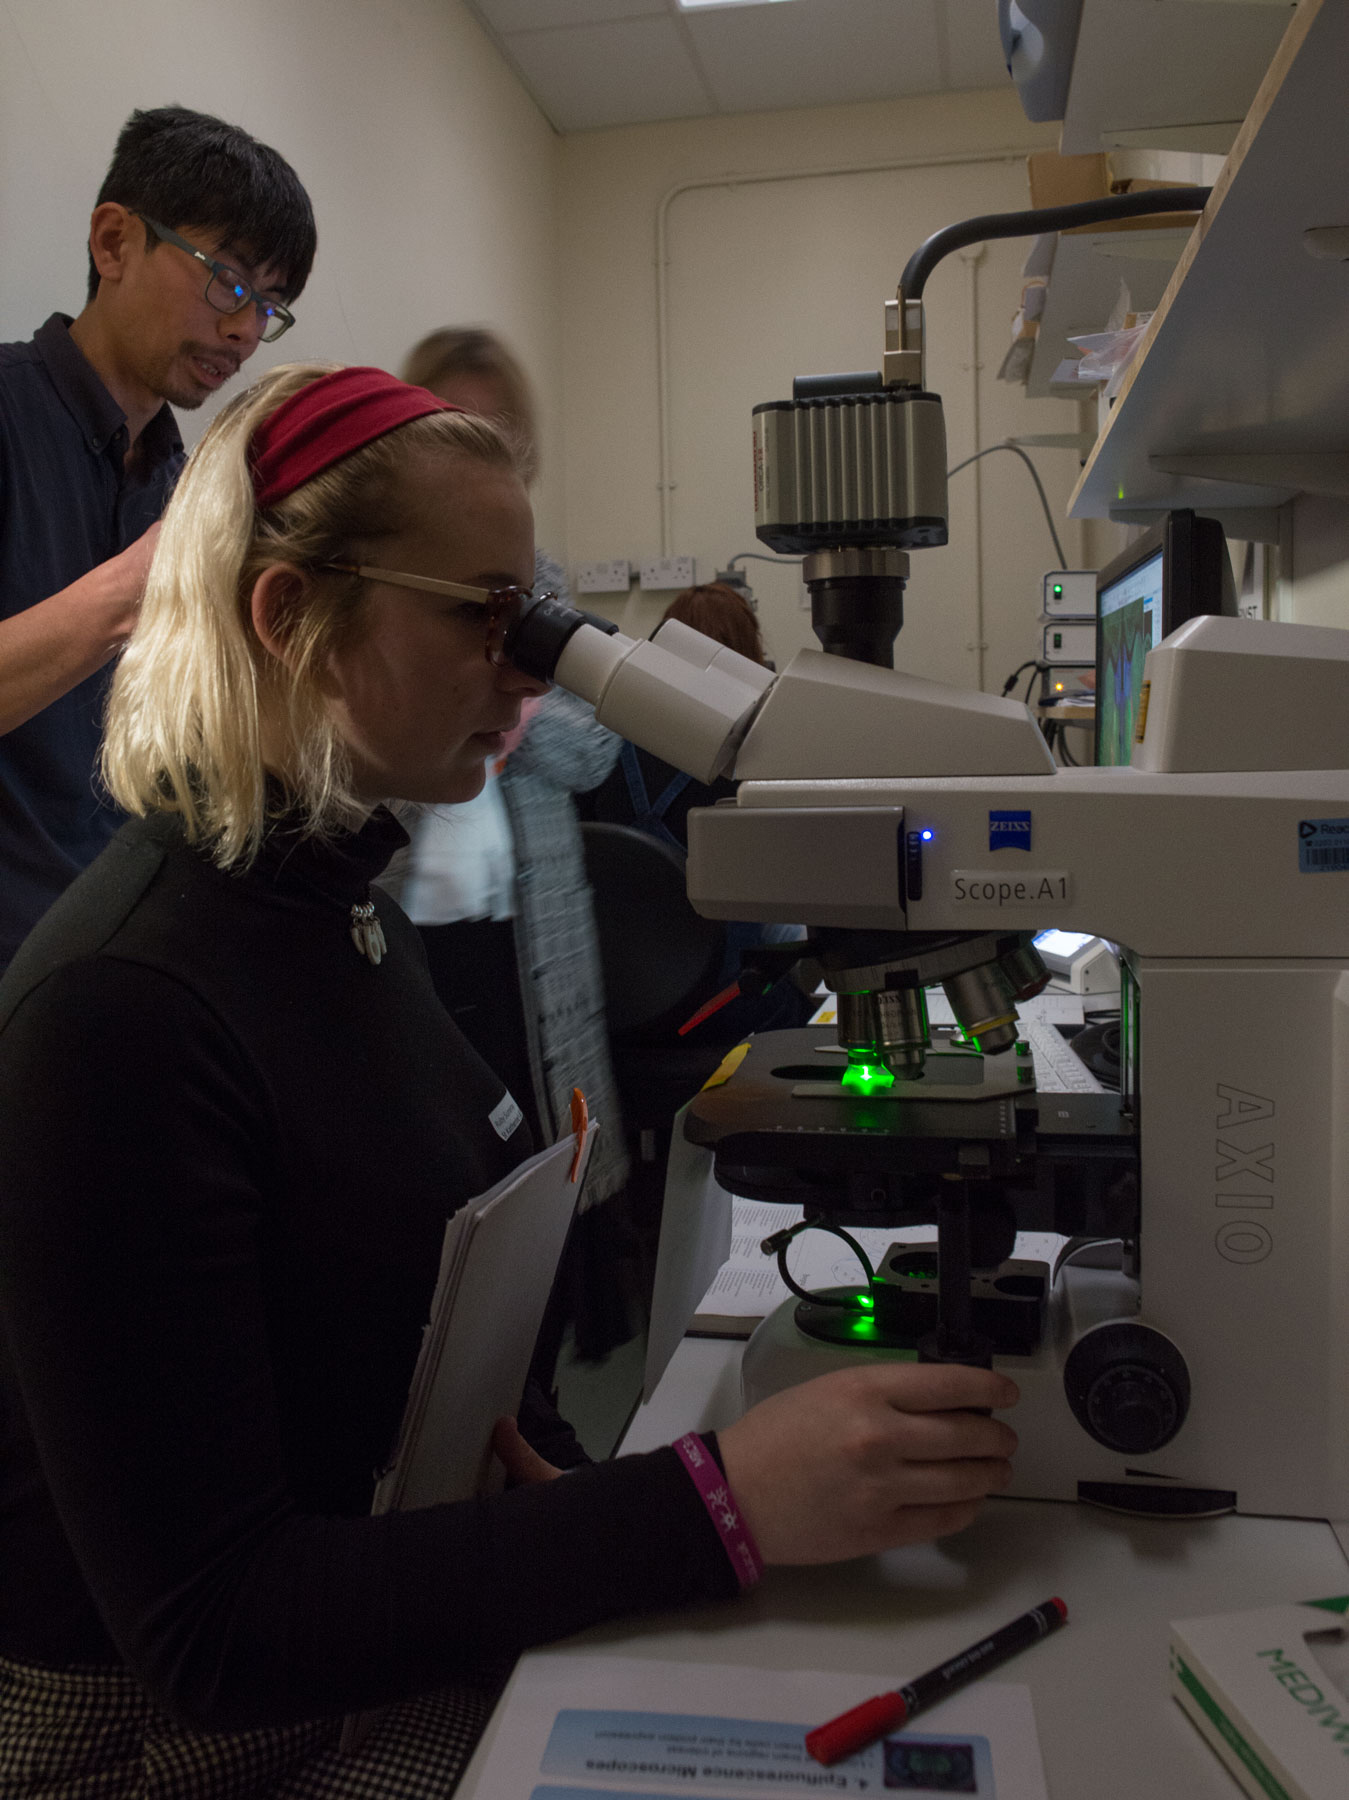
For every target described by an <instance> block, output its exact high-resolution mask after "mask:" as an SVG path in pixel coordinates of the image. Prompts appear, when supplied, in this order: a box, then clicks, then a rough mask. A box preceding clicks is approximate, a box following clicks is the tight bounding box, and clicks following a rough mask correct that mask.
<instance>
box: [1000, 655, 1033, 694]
mask: <svg viewBox="0 0 1349 1800" xmlns="http://www.w3.org/2000/svg"><path fill="white" fill-rule="evenodd" d="M1039 666H1040V665H1039V663H1038V662H1036V660H1035V658H1034V657H1033V656H1032V657H1028V658H1027V660H1026V661H1025V662H1023V663H1021V664H1019V665H1018V667H1016V668H1015V669H1013V670H1012V672H1011V674H1010V675H1009V676H1008V677H1007V679H1006V681H1004V682H1003V684H1002V691H1003V693H1004V694H1010V693H1011V691H1012V689H1013V688H1014V687H1015V686H1016V684H1017V681H1018V680H1019V679H1020V676H1021V671H1022V670H1023V669H1038V668H1039Z"/></svg>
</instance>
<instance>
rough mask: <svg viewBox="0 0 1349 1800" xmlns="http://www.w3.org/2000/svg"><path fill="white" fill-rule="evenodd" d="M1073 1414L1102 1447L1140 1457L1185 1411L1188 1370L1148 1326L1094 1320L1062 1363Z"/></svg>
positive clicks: (1172, 1430)
mask: <svg viewBox="0 0 1349 1800" xmlns="http://www.w3.org/2000/svg"><path fill="white" fill-rule="evenodd" d="M1063 1386H1064V1391H1065V1393H1066V1394H1067V1396H1068V1404H1069V1406H1071V1407H1072V1409H1073V1416H1074V1418H1075V1419H1076V1420H1077V1422H1078V1424H1079V1425H1081V1427H1082V1428H1083V1430H1084V1431H1086V1432H1088V1433H1089V1434H1090V1436H1092V1437H1094V1438H1095V1439H1096V1442H1097V1443H1098V1444H1104V1445H1105V1446H1106V1447H1107V1449H1110V1450H1120V1451H1123V1452H1125V1453H1127V1454H1128V1455H1131V1456H1143V1455H1146V1454H1147V1452H1148V1451H1150V1450H1160V1449H1161V1448H1162V1446H1163V1444H1169V1443H1170V1442H1171V1440H1172V1438H1173V1437H1174V1436H1175V1435H1176V1433H1177V1432H1178V1431H1179V1430H1180V1428H1181V1426H1182V1425H1183V1424H1184V1423H1185V1415H1186V1413H1187V1412H1188V1411H1189V1410H1190V1372H1189V1370H1188V1369H1187V1368H1186V1366H1185V1358H1184V1357H1183V1356H1182V1355H1181V1353H1180V1351H1179V1350H1177V1348H1176V1346H1175V1345H1174V1344H1173V1343H1172V1342H1171V1339H1170V1338H1169V1337H1164V1336H1163V1335H1162V1333H1161V1332H1160V1331H1154V1330H1153V1328H1152V1327H1151V1326H1150V1325H1135V1324H1131V1323H1119V1324H1114V1325H1098V1326H1097V1328H1096V1330H1095V1331H1089V1332H1088V1333H1087V1335H1086V1336H1085V1337H1083V1338H1079V1339H1078V1341H1077V1343H1075V1344H1074V1345H1073V1348H1072V1350H1071V1351H1070V1352H1069V1354H1068V1360H1067V1362H1066V1363H1065V1364H1064V1365H1063Z"/></svg>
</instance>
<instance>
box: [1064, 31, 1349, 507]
mask: <svg viewBox="0 0 1349 1800" xmlns="http://www.w3.org/2000/svg"><path fill="white" fill-rule="evenodd" d="M1161 10H1165V5H1163V6H1162V8H1161ZM1201 10H1202V8H1201ZM1347 71H1349V4H1346V3H1345V0H1302V4H1301V6H1300V7H1299V9H1298V11H1297V13H1296V14H1295V15H1294V17H1293V21H1292V23H1291V24H1290V25H1289V27H1288V31H1287V34H1286V36H1285V38H1284V40H1283V43H1282V44H1281V46H1280V48H1279V51H1278V53H1277V55H1276V56H1275V58H1274V61H1273V63H1272V65H1271V67H1270V69H1269V72H1268V75H1267V76H1266V79H1265V81H1264V83H1263V84H1262V86H1261V89H1260V92H1259V93H1258V95H1257V96H1256V99H1255V102H1254V104H1253V105H1252V108H1251V111H1250V114H1249V116H1248V118H1247V120H1246V122H1245V124H1244V125H1243V126H1242V129H1241V132H1240V134H1239V135H1238V138H1237V141H1236V143H1235V144H1234V145H1233V148H1232V152H1231V155H1230V156H1229V157H1228V159H1227V162H1226V164H1225V165H1224V168H1223V172H1222V174H1221V176H1220V177H1219V179H1218V182H1217V184H1216V185H1215V187H1214V190H1213V196H1212V198H1211V199H1210V201H1209V204H1208V207H1207V209H1206V210H1205V213H1204V217H1203V218H1202V219H1201V220H1200V223H1199V225H1198V226H1197V227H1196V228H1195V231H1194V233H1193V235H1192V236H1191V238H1190V241H1189V243H1188V244H1187V246H1186V249H1185V252H1184V254H1183V256H1182V258H1181V261H1180V263H1179V265H1178V266H1177V268H1176V271H1175V274H1174V275H1173V276H1172V278H1171V281H1170V283H1169V285H1168V287H1167V291H1166V293H1165V295H1164V296H1163V299H1162V303H1161V305H1160V306H1159V307H1158V309H1157V311H1156V314H1155V315H1154V317H1153V321H1152V324H1151V326H1150V327H1149V330H1148V335H1147V337H1146V338H1145V339H1144V343H1143V347H1142V350H1141V351H1140V352H1139V356H1138V359H1137V360H1136V362H1135V363H1134V365H1133V367H1132V368H1131V369H1130V371H1129V374H1128V376H1127V377H1126V379H1125V382H1124V385H1123V386H1122V388H1121V390H1120V396H1119V398H1118V400H1117V401H1116V403H1115V408H1114V411H1113V413H1112V414H1111V417H1110V420H1109V423H1108V424H1107V426H1106V429H1105V430H1104V432H1103V433H1102V435H1101V437H1100V438H1099V439H1098V440H1097V444H1096V448H1095V450H1094V451H1093V452H1092V454H1091V457H1090V459H1089V460H1088V462H1087V466H1086V468H1085V469H1084V470H1083V473H1082V477H1081V480H1080V481H1079V482H1078V485H1077V489H1076V491H1075V493H1074V495H1073V498H1072V501H1071V503H1070V506H1069V512H1070V515H1071V516H1072V517H1073V518H1103V517H1108V516H1111V517H1133V516H1137V515H1138V514H1140V513H1147V512H1149V511H1160V510H1163V509H1165V508H1170V507H1177V506H1193V507H1196V508H1199V509H1200V510H1209V511H1216V512H1221V511H1226V510H1230V509H1232V508H1245V507H1251V508H1257V507H1271V506H1277V505H1281V504H1282V503H1283V502H1284V501H1285V500H1288V499H1290V498H1291V497H1292V496H1293V495H1294V494H1296V493H1299V492H1313V493H1317V492H1319V493H1331V494H1341V495H1349V262H1324V261H1317V260H1314V259H1313V258H1312V257H1310V256H1309V255H1308V254H1307V251H1306V249H1305V247H1304V245H1303V241H1302V234H1303V232H1304V231H1305V230H1307V229H1309V228H1311V227H1314V226H1325V225H1338V224H1349V181H1346V170H1349V104H1346V100H1345V93H1346V72H1347Z"/></svg>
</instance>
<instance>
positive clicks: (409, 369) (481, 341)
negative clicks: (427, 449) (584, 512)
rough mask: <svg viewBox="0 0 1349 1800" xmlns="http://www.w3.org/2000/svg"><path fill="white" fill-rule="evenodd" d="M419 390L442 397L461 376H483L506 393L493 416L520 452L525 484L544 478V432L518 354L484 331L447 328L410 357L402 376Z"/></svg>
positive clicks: (482, 327) (429, 337)
mask: <svg viewBox="0 0 1349 1800" xmlns="http://www.w3.org/2000/svg"><path fill="white" fill-rule="evenodd" d="M399 375H400V377H401V379H402V380H404V381H410V382H411V383H412V385H413V386H414V387H424V388H430V390H431V392H432V393H435V392H437V390H438V389H439V387H440V384H441V383H442V382H445V381H452V380H453V379H454V377H455V376H456V375H483V376H486V377H488V379H490V380H492V381H495V382H496V384H497V386H498V388H499V389H500V390H501V399H502V407H501V411H500V412H499V413H498V414H495V415H494V418H495V422H496V423H497V424H498V425H500V426H501V427H502V429H503V430H504V431H505V433H506V435H507V437H508V438H509V439H510V440H511V445H512V447H513V449H514V451H515V455H516V461H517V465H518V467H519V470H520V476H521V479H522V480H523V481H524V482H525V483H526V484H528V483H530V482H532V481H533V480H534V479H535V477H536V476H537V475H538V472H539V431H538V420H537V414H536V409H535V405H534V390H533V388H532V387H531V386H530V383H529V377H528V376H527V375H526V374H525V371H524V368H523V367H522V365H521V364H520V362H519V360H518V358H517V357H516V356H515V355H514V353H513V352H512V351H510V350H508V349H507V347H506V345H505V344H503V343H502V341H501V339H500V338H499V337H498V336H497V334H496V333H495V332H494V331H489V330H488V329H487V327H486V326H485V325H446V326H444V327H442V329H441V330H439V331H433V332H430V333H429V334H428V335H427V336H426V337H424V338H422V339H421V341H420V342H419V343H416V344H414V345H413V347H412V348H411V350H409V351H408V353H407V358H406V360H405V362H404V364H403V367H402V368H401V369H400V370H399Z"/></svg>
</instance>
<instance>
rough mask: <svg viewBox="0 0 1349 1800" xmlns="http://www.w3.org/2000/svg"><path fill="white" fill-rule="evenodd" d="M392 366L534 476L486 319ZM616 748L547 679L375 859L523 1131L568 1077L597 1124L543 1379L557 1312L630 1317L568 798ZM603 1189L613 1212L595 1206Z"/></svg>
mask: <svg viewBox="0 0 1349 1800" xmlns="http://www.w3.org/2000/svg"><path fill="white" fill-rule="evenodd" d="M400 374H401V375H402V378H403V380H404V381H408V382H411V383H412V384H413V385H414V386H417V387H424V388H427V389H429V390H430V392H431V393H433V394H437V395H439V397H440V398H441V399H442V400H448V401H449V402H450V403H451V404H452V405H455V406H462V407H464V408H465V410H466V411H468V412H471V413H477V414H480V415H482V416H483V417H485V418H490V419H492V420H493V422H494V423H495V424H496V425H497V426H498V427H500V429H501V430H502V431H503V432H504V433H505V435H506V436H507V438H508V439H509V440H510V442H511V444H512V446H513V448H514V451H515V455H516V458H517V463H518V466H519V468H520V472H521V474H522V476H523V478H524V480H525V481H526V483H532V482H533V481H534V480H535V479H536V478H537V476H538V471H539V445H538V424H537V409H536V406H535V402H534V395H533V392H532V390H531V387H530V383H529V379H528V377H527V376H526V374H525V372H524V369H523V368H522V367H521V365H520V362H519V360H518V358H517V357H516V356H515V355H514V354H513V353H512V352H511V350H510V349H509V348H508V347H507V346H506V345H505V344H504V343H503V342H502V340H501V339H500V338H499V337H498V336H497V334H496V333H495V332H493V331H489V330H487V329H486V328H485V327H483V326H476V325H475V326H447V327H445V328H443V329H442V330H439V331H433V332H431V333H430V335H429V336H427V337H424V338H423V339H422V340H421V341H420V342H419V343H418V344H417V345H416V346H415V347H414V348H413V349H412V350H411V351H409V353H408V356H407V358H406V360H405V361H404V364H403V367H402V369H401V370H400ZM535 581H536V583H537V584H538V585H539V586H541V587H542V588H544V589H546V590H548V591H549V592H551V593H555V594H559V595H561V596H562V598H564V599H567V598H569V595H568V590H567V578H566V576H565V574H564V573H563V571H562V569H561V567H560V566H559V565H558V564H557V563H556V562H554V561H553V559H552V558H551V557H550V556H548V555H547V554H546V553H545V552H544V551H543V550H539V551H537V552H536V556H535ZM618 747H619V739H618V738H616V737H615V736H614V735H613V733H612V732H609V731H606V730H605V729H604V727H603V726H602V725H599V724H597V723H596V721H595V715H594V712H593V710H592V709H591V708H590V707H589V706H587V705H586V703H585V701H583V700H578V699H577V698H576V696H575V695H574V694H564V693H552V694H549V695H548V696H547V698H546V699H544V700H543V701H541V702H539V703H537V704H536V705H530V706H528V707H526V709H525V717H524V720H523V727H522V730H521V732H520V733H519V734H518V735H516V736H513V738H512V740H511V742H510V744H509V746H508V750H507V753H506V755H505V757H504V759H502V760H501V761H500V764H499V767H498V768H497V769H496V770H494V771H493V772H492V773H490V774H489V777H488V781H487V783H486V785H485V786H484V788H483V791H482V793H481V795H479V797H478V798H477V799H476V800H475V801H474V802H473V803H472V804H471V805H470V806H467V807H452V808H451V807H439V808H436V809H435V810H434V811H430V812H426V813H424V814H423V816H422V817H421V818H420V819H418V820H416V821H415V822H412V821H409V829H410V830H411V832H412V847H411V851H410V853H409V858H408V861H407V865H406V867H405V868H401V869H395V871H393V876H394V881H395V883H396V884H397V888H396V892H397V898H398V899H399V901H400V902H401V904H402V905H403V907H404V908H405V910H406V911H407V913H408V916H409V917H410V918H411V919H412V920H413V921H414V923H415V924H416V925H417V926H418V927H419V929H420V930H421V933H422V937H423V940H424V942H425V944H426V951H427V956H428V957H429V958H430V962H431V973H432V977H433V978H434V980H435V983H436V987H437V990H438V991H439V993H440V995H441V998H442V999H443V1000H444V1002H445V1004H446V1006H447V1007H448V1008H449V1009H450V1011H451V1013H452V1014H453V1016H454V1018H455V1021H456V1022H457V1023H458V1024H459V1026H460V1027H461V1028H462V1030H463V1031H464V1034H465V1036H466V1037H467V1038H468V1040H469V1042H470V1043H471V1044H472V1045H473V1046H474V1048H475V1049H476V1050H477V1051H478V1052H479V1053H480V1054H481V1055H482V1056H483V1058H484V1059H485V1061H486V1062H487V1063H488V1064H489V1065H490V1066H491V1067H492V1068H494V1069H495V1070H496V1071H497V1073H498V1074H499V1075H501V1076H502V1077H503V1079H504V1080H505V1081H506V1082H507V1084H508V1086H510V1087H511V1088H512V1090H513V1091H514V1092H515V1093H516V1095H517V1096H518V1097H519V1099H520V1101H521V1104H522V1105H523V1106H524V1107H525V1110H526V1113H527V1115H528V1117H529V1119H530V1123H531V1126H532V1127H533V1128H534V1129H535V1131H536V1132H541V1133H542V1134H543V1135H544V1136H545V1137H548V1138H549V1139H552V1138H554V1137H557V1136H558V1135H559V1134H560V1133H561V1132H562V1131H564V1130H565V1129H566V1122H567V1119H568V1116H569V1108H570V1101H571V1091H572V1089H573V1087H579V1088H580V1089H581V1090H582V1092H583V1093H584V1094H585V1095H586V1098H587V1101H588V1103H589V1105H590V1108H591V1110H592V1112H593V1113H594V1114H595V1116H596V1117H597V1118H600V1119H602V1120H603V1122H604V1130H603V1133H602V1135H601V1138H600V1141H599V1143H598V1145H597V1146H596V1149H595V1152H594V1155H593V1157H592V1159H591V1166H590V1173H589V1175H588V1177H587V1179H586V1188H585V1193H584V1195H583V1196H582V1200H581V1212H580V1215H579V1217H578V1220H577V1224H576V1227H575V1230H574V1232H573V1235H572V1240H571V1242H570V1244H569V1246H568V1251H567V1255H566V1258H565V1260H564V1265H563V1271H562V1277H561V1280H560V1282H559V1287H558V1292H557V1295H556V1296H555V1303H554V1305H553V1306H552V1307H551V1308H550V1312H549V1323H548V1327H547V1328H546V1330H545V1333H544V1340H543V1342H542V1344H541V1347H540V1357H539V1364H538V1367H539V1373H540V1378H541V1379H542V1380H543V1382H544V1385H545V1386H551V1383H552V1368H551V1364H552V1362H553V1361H555V1359H556V1354H557V1351H558V1349H559V1347H560V1344H561V1340H562V1336H563V1333H564V1331H565V1328H566V1325H567V1323H570V1324H571V1326H572V1327H573V1330H574V1338H575V1345H576V1348H577V1350H578V1352H579V1353H580V1354H581V1356H582V1357H583V1358H586V1359H592V1360H593V1359H597V1358H599V1357H601V1356H603V1355H604V1354H605V1352H607V1351H608V1350H610V1349H612V1348H613V1347H614V1346H615V1345H617V1344H619V1343H622V1342H624V1341H625V1340H627V1339H628V1338H630V1337H632V1336H633V1335H634V1333H635V1332H636V1331H637V1330H639V1329H640V1327H641V1323H642V1320H641V1318H640V1316H639V1315H640V1312H641V1302H640V1299H639V1297H638V1296H637V1294H636V1292H635V1287H636V1284H635V1283H634V1280H633V1279H632V1277H631V1275H630V1273H629V1272H628V1269H627V1266H626V1261H625V1246H626V1244H627V1242H628V1239H629V1235H630V1233H629V1231H628V1227H627V1222H626V1220H625V1219H623V1217H622V1198H621V1196H622V1191H623V1189H624V1187H625V1185H626V1182H627V1179H628V1174H629V1168H630V1165H629V1159H628V1155H627V1150H626V1148H625V1143H624V1131H623V1119H622V1114H621V1110H620V1102H619V1098H618V1089H617V1084H616V1082H615V1080H614V1072H613V1067H612V1064H611V1061H610V1055H609V1039H608V1031H607V1028H606V1025H605V1009H604V976H603V971H602V968H601V965H600V956H599V946H598V943H597V941H596V936H595V915H594V906H593V901H592V898H591V892H590V883H589V881H588V880H587V879H586V869H585V851H584V847H583V845H582V841H581V832H580V826H579V824H578V821H577V817H576V806H575V801H574V796H575V795H578V794H584V793H588V792H589V791H590V789H592V788H595V787H598V786H599V784H600V783H601V782H602V781H603V780H604V778H605V777H606V776H607V775H608V773H609V771H610V770H611V769H612V768H613V766H614V761H615V758H616V757H617V755H618ZM608 1200H613V1201H614V1202H615V1207H616V1208H617V1209H618V1210H614V1209H610V1211H608V1212H596V1211H595V1209H596V1208H597V1207H598V1206H600V1204H601V1203H602V1202H604V1201H608ZM545 1365H547V1366H545Z"/></svg>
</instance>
